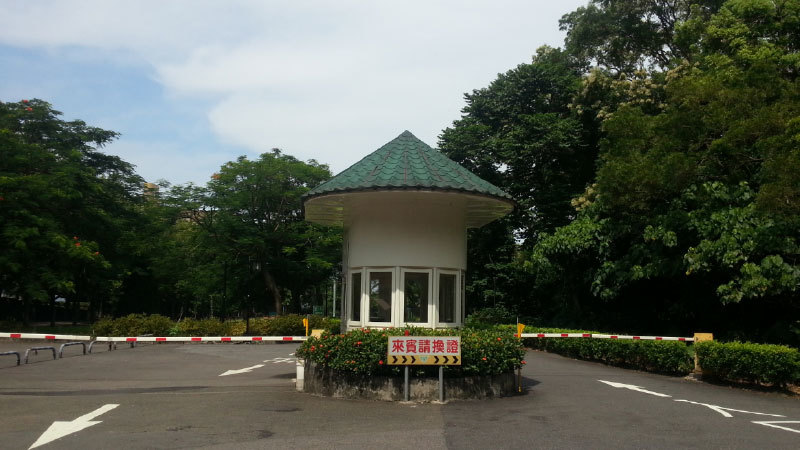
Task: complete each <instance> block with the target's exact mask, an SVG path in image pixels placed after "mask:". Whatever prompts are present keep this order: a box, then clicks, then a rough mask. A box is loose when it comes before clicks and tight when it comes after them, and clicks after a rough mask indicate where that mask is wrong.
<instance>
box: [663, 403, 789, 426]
mask: <svg viewBox="0 0 800 450" xmlns="http://www.w3.org/2000/svg"><path fill="white" fill-rule="evenodd" d="M675 401H676V402H685V403H691V404H693V405H700V406H705V407H706V408H711V409H712V410H714V411H716V412H718V413H720V414H722V416H723V417H733V415H732V414H730V413H729V412H728V411H733V412H740V413H744V414H755V415H758V416H771V417H786V416H782V415H780V414H767V413H760V412H753V411H744V410H741V409H733V408H725V407H724V406H717V405H709V404H708V403H698V402H693V401H690V400H675ZM762 425H763V424H762Z"/></svg>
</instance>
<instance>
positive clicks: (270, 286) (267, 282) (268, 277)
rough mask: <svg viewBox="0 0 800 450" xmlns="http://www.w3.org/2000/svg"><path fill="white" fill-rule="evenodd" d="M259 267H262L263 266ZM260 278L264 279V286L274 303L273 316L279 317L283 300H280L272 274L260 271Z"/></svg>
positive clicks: (279, 292)
mask: <svg viewBox="0 0 800 450" xmlns="http://www.w3.org/2000/svg"><path fill="white" fill-rule="evenodd" d="M261 267H264V266H263V265H262V266H261ZM261 274H262V276H263V277H264V286H266V288H267V293H269V294H271V295H272V299H273V300H274V301H275V315H276V316H280V315H281V308H282V307H283V298H281V290H280V289H279V288H278V285H277V284H276V283H275V278H273V277H272V274H271V273H269V271H267V270H262V271H261Z"/></svg>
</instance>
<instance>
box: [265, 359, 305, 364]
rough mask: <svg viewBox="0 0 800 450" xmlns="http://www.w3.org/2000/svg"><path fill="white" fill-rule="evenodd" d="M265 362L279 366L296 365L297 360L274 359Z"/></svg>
mask: <svg viewBox="0 0 800 450" xmlns="http://www.w3.org/2000/svg"><path fill="white" fill-rule="evenodd" d="M264 362H266V363H268V362H271V363H273V364H277V363H288V364H294V363H296V362H297V360H296V359H294V358H272V359H265V360H264Z"/></svg>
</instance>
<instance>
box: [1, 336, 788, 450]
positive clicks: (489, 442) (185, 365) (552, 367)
mask: <svg viewBox="0 0 800 450" xmlns="http://www.w3.org/2000/svg"><path fill="white" fill-rule="evenodd" d="M25 344H26V343H21V344H20V343H18V342H10V341H5V342H0V352H2V351H7V350H11V349H20V348H21V350H22V351H23V352H24V349H25V347H26V345H25ZM295 348H296V344H252V345H251V344H240V345H235V344H186V345H180V344H161V345H141V346H139V347H136V348H133V349H131V348H128V346H127V345H124V346H120V347H119V349H118V350H116V351H111V352H108V351H106V349H105V347H99V348H96V349H95V351H96V353H95V354H92V355H86V356H83V355H81V351H80V348H79V347H70V348H67V349H66V351H65V358H63V359H59V360H57V361H53V360H52V359H51V358H52V356H48V355H46V354H44V353H42V352H40V353H39V355H38V356H36V357H35V358H34V357H32V359H31V363H30V364H28V365H23V366H19V367H17V366H15V365H14V364H15V363H16V362H15V360H13V358H11V357H6V356H4V357H2V359H0V411H2V420H0V448H8V449H28V448H29V447H31V446H32V445H33V444H34V443H35V442H37V440H40V439H44V440H47V439H49V438H52V437H57V439H54V440H52V441H50V442H49V443H46V444H44V445H41V446H40V447H37V448H42V449H107V448H132V449H145V448H147V449H151V448H212V449H234V448H236V449H256V448H258V449H261V448H281V449H284V448H378V447H380V448H390V449H391V448H416V449H428V448H431V449H439V448H454V449H458V448H492V449H494V448H592V449H602V448H615V449H617V448H704V449H708V448H791V449H797V448H800V399H797V398H793V397H788V396H784V395H781V394H776V393H764V392H755V391H747V390H741V389H735V388H729V387H724V386H716V385H710V384H706V383H699V382H695V381H689V380H685V379H682V378H672V377H665V376H659V375H653V374H646V373H640V372H635V371H629V370H623V369H617V368H612V367H606V366H603V365H600V364H595V363H588V362H583V361H574V360H570V359H567V358H563V357H560V356H557V355H551V354H547V353H539V352H529V353H528V356H527V358H528V365H527V366H526V368H525V370H524V372H523V375H524V376H525V384H526V390H527V393H526V394H524V395H520V396H517V397H510V398H500V399H494V400H484V401H453V402H449V403H447V404H444V405H438V404H411V405H409V404H401V403H387V402H373V401H356V400H339V399H330V398H322V397H315V396H312V395H308V394H304V393H298V392H297V391H296V390H295V389H294V383H293V378H294V376H295V366H294V363H293V357H292V356H290V354H291V353H293V352H294V349H295ZM6 358H7V359H6ZM256 366H259V367H256ZM246 368H250V371H245V372H241V373H232V374H230V375H226V376H220V375H221V374H223V373H225V372H227V371H231V370H232V371H236V370H240V369H246ZM599 380H603V381H606V382H611V383H619V384H622V385H633V386H638V387H640V389H641V390H644V391H648V392H642V391H641V390H632V389H630V388H626V387H614V386H612V385H609V384H607V383H603V382H601V381H599ZM692 402H693V403H692ZM113 405H118V406H113ZM723 408H726V409H723ZM737 410H738V411H737ZM756 413H760V414H756ZM762 414H772V415H773V416H768V415H762ZM778 415H780V416H783V417H777V416H778ZM726 416H730V417H726ZM54 422H60V423H56V425H53V424H54ZM89 422H92V423H91V424H89ZM94 422H97V423H94ZM755 422H770V424H769V425H775V426H780V427H785V428H787V429H783V428H775V427H773V426H768V425H765V424H760V423H755ZM790 422H791V423H790ZM48 429H50V430H51V431H55V434H48V433H46V431H47V430H48ZM792 430H794V431H792ZM66 431H74V432H71V433H69V434H65V435H64V436H63V437H58V435H59V433H61V434H63V433H66ZM43 435H44V438H42V436H43ZM39 442H42V441H39Z"/></svg>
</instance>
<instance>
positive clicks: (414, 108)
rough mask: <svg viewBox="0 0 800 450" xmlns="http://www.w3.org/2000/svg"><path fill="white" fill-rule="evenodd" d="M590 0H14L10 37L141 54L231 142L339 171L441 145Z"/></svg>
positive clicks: (7, 21) (24, 42)
mask: <svg viewBox="0 0 800 450" xmlns="http://www.w3.org/2000/svg"><path fill="white" fill-rule="evenodd" d="M585 1H586V0H572V1H571V2H569V3H568V2H536V1H535V2H530V1H527V2H523V1H502V0H496V1H493V2H488V1H440V2H436V1H432V0H428V1H410V0H408V1H404V2H382V1H379V2H367V1H363V2H362V1H346V0H340V1H337V2H327V1H316V2H302V1H300V2H285V1H258V0H253V1H244V0H240V1H227V2H219V1H197V0H191V1H190V0H183V1H175V0H173V1H167V2H164V1H141V0H139V1H130V0H126V1H109V0H85V1H70V2H60V1H39V2H29V1H16V2H15V1H12V2H11V3H10V4H8V3H6V4H4V9H5V14H4V15H3V16H1V17H0V43H4V44H6V45H13V46H20V47H28V48H33V47H44V48H56V49H57V48H64V47H68V46H77V47H81V48H89V49H96V50H100V51H103V52H105V53H107V54H108V53H111V54H130V55H134V56H135V57H136V58H139V59H140V60H141V61H143V62H145V63H146V64H148V65H150V66H152V73H154V76H155V79H156V80H157V81H158V82H159V83H161V84H162V85H163V86H164V88H165V92H166V94H167V96H168V97H169V98H170V101H174V102H180V101H182V99H187V98H188V99H193V98H203V99H206V100H208V102H205V103H208V104H210V105H211V106H210V107H209V110H208V111H207V116H208V119H209V123H210V127H211V129H212V130H213V132H214V133H216V134H217V135H218V137H219V138H220V140H221V142H223V143H229V144H234V145H240V146H243V147H245V148H247V149H249V150H251V151H254V152H261V151H265V150H268V149H269V148H272V147H281V148H283V149H284V151H286V152H287V153H290V154H293V155H295V156H297V157H299V158H301V159H310V158H315V159H317V160H319V161H321V162H326V163H329V164H330V165H331V167H332V169H333V170H334V172H338V171H340V170H342V169H344V168H345V167H347V166H348V165H350V164H352V163H353V162H355V161H357V160H358V159H359V158H361V157H362V156H364V155H365V154H366V152H369V151H371V150H374V149H375V148H377V147H379V146H380V145H382V144H384V143H385V142H386V141H387V140H389V139H391V138H393V137H394V136H395V135H396V134H398V133H400V132H401V131H403V130H404V129H409V130H410V131H412V132H414V133H415V134H417V136H418V137H420V138H421V139H423V140H425V141H426V142H428V143H429V144H431V145H434V146H435V145H436V136H437V135H438V134H439V133H440V132H441V130H442V129H443V128H444V127H446V126H448V125H450V123H451V122H452V121H453V120H455V119H457V118H458V117H459V111H460V109H461V107H462V106H463V93H464V92H467V91H471V90H472V89H475V88H480V87H483V86H486V85H487V84H488V83H489V82H490V81H491V80H492V79H494V77H495V76H496V74H497V73H498V72H504V71H506V70H508V69H510V68H512V67H514V66H515V65H517V64H519V63H523V62H527V61H529V60H530V56H531V55H532V54H533V53H534V52H535V50H536V48H537V47H538V46H540V45H542V44H544V43H549V44H551V45H558V44H559V43H560V41H561V38H562V36H561V34H560V33H559V31H558V23H557V21H558V18H559V17H560V16H561V15H562V14H564V13H566V12H569V11H571V10H573V9H575V7H576V6H579V5H581V4H583V3H585ZM115 145H119V144H115ZM175 151H176V152H179V151H180V149H175ZM195 165H196V164H195ZM217 167H218V165H217ZM215 168H216V167H210V168H206V169H205V172H206V173H207V172H209V171H213V170H214V169H215ZM195 178H197V177H195Z"/></svg>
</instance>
